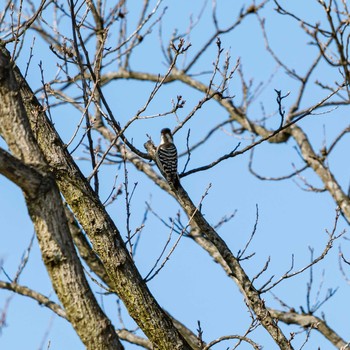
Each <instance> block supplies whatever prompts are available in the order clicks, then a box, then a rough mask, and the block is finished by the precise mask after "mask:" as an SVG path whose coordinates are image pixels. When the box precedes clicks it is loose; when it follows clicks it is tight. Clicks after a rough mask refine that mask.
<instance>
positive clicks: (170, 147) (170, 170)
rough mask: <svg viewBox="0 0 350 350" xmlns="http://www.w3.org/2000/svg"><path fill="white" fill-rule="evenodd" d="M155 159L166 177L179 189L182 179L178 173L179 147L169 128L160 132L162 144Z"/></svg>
mask: <svg viewBox="0 0 350 350" xmlns="http://www.w3.org/2000/svg"><path fill="white" fill-rule="evenodd" d="M155 160H156V163H157V165H158V168H159V170H160V172H161V173H162V175H163V176H164V178H165V179H166V180H167V181H168V183H169V184H170V185H172V186H173V187H174V188H175V189H178V188H179V185H180V180H179V175H178V173H177V149H176V146H175V144H174V138H173V135H172V133H171V131H170V129H169V128H165V129H162V130H161V132H160V144H159V146H158V147H157V150H156V154H155Z"/></svg>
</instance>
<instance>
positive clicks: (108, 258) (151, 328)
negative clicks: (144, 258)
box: [1, 48, 192, 350]
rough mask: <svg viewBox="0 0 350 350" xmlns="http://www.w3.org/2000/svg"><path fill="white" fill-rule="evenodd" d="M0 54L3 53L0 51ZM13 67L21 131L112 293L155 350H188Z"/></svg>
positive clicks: (112, 223)
mask: <svg viewBox="0 0 350 350" xmlns="http://www.w3.org/2000/svg"><path fill="white" fill-rule="evenodd" d="M1 55H2V57H6V56H7V55H8V54H7V52H6V51H5V49H4V48H3V49H2V53H1ZM14 69H15V75H16V80H17V82H18V84H19V87H20V91H19V89H17V97H19V96H22V99H23V104H24V108H25V111H26V112H27V115H28V118H29V123H30V126H29V125H28V126H26V128H27V127H28V128H29V129H31V130H32V132H33V134H34V138H35V142H37V143H38V145H39V147H40V149H41V152H42V153H43V155H44V157H45V159H46V161H47V163H48V166H49V168H50V171H51V173H52V175H53V177H54V179H55V181H56V182H57V184H58V187H59V190H60V191H61V193H62V194H63V196H64V197H65V199H66V201H67V203H68V204H69V206H70V208H71V209H72V211H73V213H74V215H75V217H76V218H77V219H78V221H79V223H80V225H81V226H82V227H83V229H84V231H85V232H86V233H87V235H88V236H89V239H90V241H91V242H92V245H93V249H94V251H95V252H96V253H97V254H98V256H99V258H100V260H101V261H102V263H103V265H104V267H105V269H106V272H107V274H108V276H109V279H110V280H111V283H112V288H113V290H114V291H115V292H116V293H117V294H118V296H119V297H120V298H121V299H122V300H123V302H124V304H125V306H126V308H127V309H128V312H129V314H130V316H131V317H132V318H133V319H134V320H135V322H136V323H137V324H138V325H139V326H140V328H141V329H142V331H143V332H144V333H145V334H146V336H147V337H148V338H149V339H150V340H151V341H152V343H153V344H154V346H155V348H159V349H164V350H168V349H169V350H174V349H179V350H180V349H183V350H187V349H188V350H190V349H192V347H191V346H190V345H189V344H188V343H187V342H186V341H185V339H184V338H183V337H182V336H181V334H180V333H179V331H178V330H177V329H176V327H175V326H174V325H173V323H172V321H171V319H170V318H169V317H168V316H167V314H166V313H165V312H164V311H163V310H162V308H161V307H160V306H159V304H158V303H157V301H156V300H155V299H154V297H153V296H152V294H151V293H150V291H149V289H148V287H147V285H146V284H145V283H144V281H143V279H142V277H141V275H140V274H139V272H138V270H137V269H136V267H135V265H134V263H133V261H132V259H131V258H130V256H129V253H128V252H127V250H126V248H125V245H124V242H123V240H122V238H121V236H120V233H119V231H118V229H117V227H116V225H115V224H114V222H113V221H112V220H111V218H110V217H109V215H108V214H107V212H106V211H105V208H104V207H103V205H102V204H101V202H100V200H99V199H98V197H97V196H96V194H95V192H94V191H93V190H92V188H91V187H90V185H89V183H88V182H87V181H86V179H85V177H84V176H83V174H82V173H81V171H80V170H79V168H78V167H77V166H76V164H75V163H74V161H73V159H72V158H71V156H70V155H69V153H68V152H67V150H66V149H65V146H64V144H63V142H62V140H61V139H60V137H59V136H58V135H57V133H56V131H55V130H54V128H53V126H52V125H51V123H50V122H49V120H48V119H47V117H46V115H45V113H44V112H43V111H42V108H41V105H40V104H39V102H38V101H37V99H36V98H35V96H34V94H33V92H32V91H31V89H30V87H29V86H28V84H27V83H26V81H25V80H24V78H23V76H22V75H21V73H20V71H19V69H18V68H17V67H15V68H14ZM40 204H42V203H40Z"/></svg>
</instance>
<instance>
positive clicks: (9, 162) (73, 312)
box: [0, 52, 124, 350]
mask: <svg viewBox="0 0 350 350" xmlns="http://www.w3.org/2000/svg"><path fill="white" fill-rule="evenodd" d="M0 100H1V104H0V134H1V136H2V137H3V138H4V140H5V141H6V143H7V144H8V146H9V149H10V151H11V152H12V154H13V155H10V154H9V153H7V152H5V151H4V150H1V152H0V172H1V173H2V174H3V175H5V176H6V177H8V178H9V179H10V180H12V181H14V182H15V183H16V184H17V185H19V186H20V187H21V189H22V190H23V192H24V196H25V200H26V204H27V207H28V211H29V215H30V217H31V219H32V221H33V224H34V227H35V231H36V234H37V237H38V241H39V245H40V249H41V254H42V258H43V261H44V263H45V266H46V269H47V271H48V273H49V275H50V279H51V281H52V285H53V287H54V289H55V292H56V294H57V296H58V298H59V299H60V301H61V302H62V304H63V306H64V308H65V310H66V313H67V318H68V320H69V321H70V322H71V324H72V325H73V327H74V329H75V330H76V332H77V334H78V335H79V337H80V338H81V340H82V342H83V343H84V344H85V345H86V347H87V348H88V349H91V350H93V349H94V350H96V349H100V350H107V349H111V350H112V349H113V350H115V349H117V350H122V349H124V347H123V345H122V344H121V343H120V341H119V339H118V337H117V335H116V332H115V330H114V327H113V326H112V324H111V322H110V320H109V319H108V318H107V317H106V316H105V314H104V313H103V311H102V310H101V308H100V307H99V305H98V303H97V301H96V299H95V297H94V295H93V293H92V291H91V289H90V287H89V284H88V282H87V280H86V278H85V275H84V271H83V268H82V266H81V263H80V261H79V259H78V257H77V255H76V251H75V248H74V245H73V242H72V238H71V235H70V232H69V228H68V224H67V219H66V216H65V213H64V208H63V204H62V199H61V196H60V192H59V190H58V187H57V185H56V182H55V180H54V178H53V176H52V174H51V172H50V170H49V167H48V166H47V164H46V162H45V160H44V157H43V155H42V153H41V151H40V149H39V147H38V145H37V143H36V140H35V138H34V137H33V134H32V132H31V129H30V126H29V122H28V118H27V115H26V111H25V109H24V106H23V103H22V99H21V95H20V90H19V86H18V84H17V82H16V79H15V76H14V74H13V63H12V61H11V60H10V59H9V56H8V55H4V54H3V52H2V54H1V55H0Z"/></svg>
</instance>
